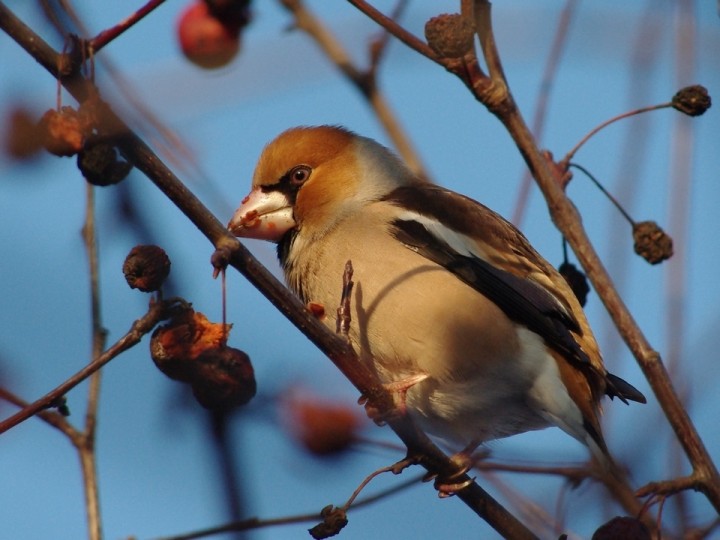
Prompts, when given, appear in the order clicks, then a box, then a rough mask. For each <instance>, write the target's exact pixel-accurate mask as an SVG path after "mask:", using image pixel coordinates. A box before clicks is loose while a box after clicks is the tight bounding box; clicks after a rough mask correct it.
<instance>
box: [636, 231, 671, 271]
mask: <svg viewBox="0 0 720 540" xmlns="http://www.w3.org/2000/svg"><path fill="white" fill-rule="evenodd" d="M633 239H634V240H635V253H637V254H638V255H640V256H641V257H643V258H644V259H645V260H646V261H647V262H649V263H650V264H658V263H661V262H662V261H664V260H666V259H669V258H670V257H672V254H673V242H672V238H670V236H669V235H668V234H667V233H666V232H665V231H663V230H662V229H661V228H660V226H659V225H658V224H657V223H655V222H654V221H640V222H638V223H635V224H633Z"/></svg>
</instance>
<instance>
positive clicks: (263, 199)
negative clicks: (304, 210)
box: [228, 187, 295, 242]
mask: <svg viewBox="0 0 720 540" xmlns="http://www.w3.org/2000/svg"><path fill="white" fill-rule="evenodd" d="M294 226H295V220H294V219H293V209H292V205H291V204H290V201H289V200H288V198H287V197H286V196H285V195H284V194H283V193H281V192H279V191H268V192H264V191H262V190H261V189H260V188H259V187H256V188H254V189H253V190H252V191H251V192H250V194H249V195H248V196H247V197H245V198H244V199H243V200H242V203H241V204H240V207H239V208H238V209H237V210H236V211H235V214H233V217H232V219H231V220H230V223H228V230H229V231H230V232H231V233H233V234H234V235H235V236H239V237H242V238H255V239H258V240H269V241H270V242H278V241H280V239H281V238H282V237H283V235H284V234H285V233H286V232H287V231H289V230H290V229H292V228H293V227H294Z"/></svg>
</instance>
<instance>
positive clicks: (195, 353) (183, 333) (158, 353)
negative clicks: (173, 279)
mask: <svg viewBox="0 0 720 540" xmlns="http://www.w3.org/2000/svg"><path fill="white" fill-rule="evenodd" d="M231 326H232V325H229V324H228V325H223V324H221V323H212V322H210V321H208V319H207V317H205V315H203V314H202V313H198V312H196V311H194V310H193V309H192V308H189V307H188V308H185V309H183V310H182V311H180V312H179V313H177V314H176V315H175V316H174V317H173V318H172V319H170V321H169V322H168V323H167V324H166V325H164V326H160V327H158V328H157V329H156V330H155V332H153V335H152V339H151V340H150V355H151V357H152V359H153V362H155V365H156V366H157V367H158V369H159V370H160V371H162V372H163V373H164V374H165V375H167V376H168V377H170V378H171V379H175V380H178V381H184V382H192V381H193V380H194V377H195V373H196V372H197V369H198V368H197V367H196V365H195V364H196V361H197V359H198V358H199V357H200V356H201V355H202V354H204V353H206V352H207V351H209V350H210V351H212V350H218V349H220V348H223V347H225V342H226V341H227V335H228V332H229V331H230V327H231Z"/></svg>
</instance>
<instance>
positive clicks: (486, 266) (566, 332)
mask: <svg viewBox="0 0 720 540" xmlns="http://www.w3.org/2000/svg"><path fill="white" fill-rule="evenodd" d="M391 233H392V234H393V235H394V236H395V238H397V239H398V240H399V241H400V242H402V243H403V244H405V246H407V247H408V248H410V249H412V250H413V251H415V252H417V253H419V254H420V255H422V256H423V257H425V258H427V259H428V260H431V261H433V262H434V263H436V264H439V265H440V266H442V267H444V268H446V269H447V270H448V271H450V272H452V273H453V274H455V276H457V277H458V278H459V279H460V280H462V281H463V282H465V283H467V284H468V285H469V286H470V287H472V288H473V289H475V290H476V291H478V292H479V293H480V294H482V295H484V296H486V297H487V298H489V299H490V300H492V301H493V302H494V303H495V304H496V305H497V306H498V307H499V308H500V309H501V310H502V311H503V312H504V313H505V314H506V315H507V316H508V317H509V318H510V319H512V320H513V321H515V322H516V323H518V324H522V325H523V326H526V327H527V328H528V329H530V330H532V331H533V332H535V333H536V334H538V335H540V336H541V337H542V338H543V339H544V340H545V341H546V342H547V344H548V345H549V346H551V347H553V348H554V349H556V350H557V351H558V352H560V353H562V354H563V355H565V356H567V357H568V358H572V359H574V360H576V361H577V362H580V363H582V364H589V363H590V359H589V358H588V356H587V354H585V352H584V351H583V350H582V349H581V348H580V346H579V345H578V344H577V342H576V341H575V339H573V337H572V334H571V333H570V332H571V331H575V332H578V331H579V330H580V328H579V326H578V324H577V321H575V320H574V319H573V318H571V317H570V316H569V315H568V313H567V312H566V311H565V310H563V309H561V307H560V305H559V304H558V302H557V300H556V299H555V298H554V297H553V296H552V295H551V294H550V293H549V292H547V291H546V290H545V289H543V288H542V287H541V286H539V285H536V284H535V283H533V282H532V281H530V280H527V279H523V278H521V277H518V276H515V275H513V274H511V273H509V272H506V271H504V270H501V269H499V268H497V267H495V266H493V265H492V264H490V263H488V262H487V261H484V260H482V259H480V258H478V257H473V256H468V255H462V254H459V253H457V252H456V251H455V250H454V249H452V248H451V247H450V246H449V245H448V244H447V243H446V242H445V241H444V240H442V239H440V238H438V237H437V236H436V235H434V234H433V233H431V232H430V231H428V229H427V228H426V227H425V226H424V225H423V224H422V223H420V222H418V221H413V220H402V219H397V220H395V221H393V223H392V230H391Z"/></svg>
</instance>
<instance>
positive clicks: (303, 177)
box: [287, 165, 312, 186]
mask: <svg viewBox="0 0 720 540" xmlns="http://www.w3.org/2000/svg"><path fill="white" fill-rule="evenodd" d="M311 172H312V169H311V168H310V167H308V166H307V165H298V166H297V167H294V168H292V169H291V170H290V172H289V173H288V174H287V177H288V178H289V179H290V182H291V183H292V184H295V185H298V186H299V185H300V184H304V183H305V182H306V181H307V179H308V178H310V173H311Z"/></svg>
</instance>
